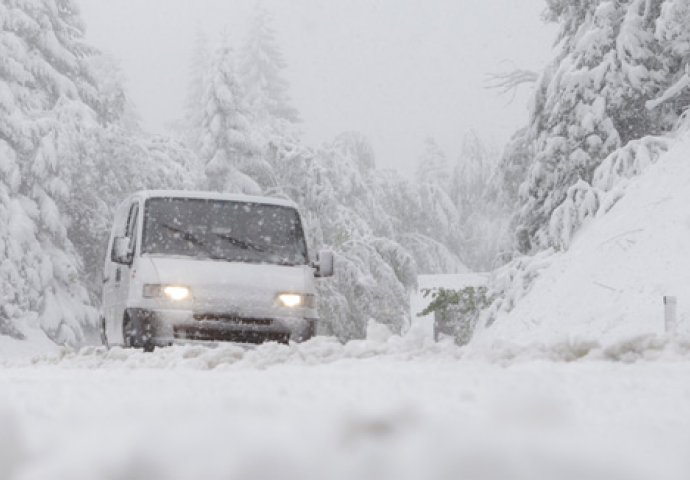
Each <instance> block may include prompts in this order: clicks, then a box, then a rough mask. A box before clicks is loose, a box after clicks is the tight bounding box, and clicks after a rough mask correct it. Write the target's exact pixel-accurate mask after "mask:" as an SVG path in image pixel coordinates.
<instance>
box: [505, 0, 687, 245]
mask: <svg viewBox="0 0 690 480" xmlns="http://www.w3.org/2000/svg"><path fill="white" fill-rule="evenodd" d="M661 3H662V0H628V1H624V2H620V1H612V0H597V1H587V2H583V1H580V0H550V1H549V2H548V5H549V6H548V10H547V17H548V19H549V20H551V21H555V22H559V23H560V24H561V33H560V38H559V45H560V51H559V53H558V55H557V57H556V59H555V60H554V62H553V63H552V64H551V66H550V67H549V68H547V70H546V71H545V73H544V74H543V75H542V77H541V80H540V81H539V84H538V86H537V90H536V94H535V100H534V106H533V116H532V122H531V137H532V141H533V143H534V151H535V155H536V156H535V161H534V164H533V165H532V166H531V167H530V170H529V173H528V175H527V178H526V179H525V183H524V184H523V186H522V192H521V193H522V197H523V205H522V208H521V210H520V213H519V216H518V221H517V225H518V228H519V229H521V230H523V231H526V232H528V235H529V237H531V239H532V242H533V247H536V248H543V247H545V246H549V245H551V244H552V243H551V241H550V240H549V235H548V225H549V222H550V217H551V214H552V212H553V211H554V210H555V209H556V208H557V207H558V206H559V205H560V204H561V202H563V201H564V200H565V199H566V195H567V191H568V189H569V188H570V187H571V186H573V185H576V184H578V183H579V182H580V181H583V182H585V183H591V181H592V177H593V172H594V170H595V169H596V168H597V166H598V165H599V164H601V162H602V161H603V160H604V158H606V157H607V156H608V155H610V154H611V153H612V152H614V151H615V150H616V149H618V148H620V147H621V146H622V145H625V144H626V143H628V142H629V141H631V140H634V139H636V138H639V137H641V136H643V135H647V134H656V133H659V132H663V131H667V130H669V129H670V128H671V127H672V126H673V124H674V122H675V118H677V117H676V116H675V114H674V112H672V111H671V110H672V109H671V108H670V107H669V106H664V107H663V108H659V109H657V110H649V109H647V108H646V101H647V100H649V99H650V98H653V97H654V96H656V95H658V94H659V93H661V92H662V91H663V90H664V88H665V86H664V84H665V83H666V82H667V81H668V76H669V72H670V71H669V69H670V68H671V69H672V68H676V67H674V66H673V64H674V63H676V61H674V60H672V59H670V58H667V59H663V58H660V57H659V54H660V52H661V49H660V46H659V44H658V42H657V41H656V40H655V35H654V29H655V25H656V22H657V19H658V16H659V13H660V5H661Z"/></svg>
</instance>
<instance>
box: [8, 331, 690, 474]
mask: <svg viewBox="0 0 690 480" xmlns="http://www.w3.org/2000/svg"><path fill="white" fill-rule="evenodd" d="M371 337H372V340H368V341H359V342H353V343H350V344H348V345H341V344H339V343H337V342H335V341H333V340H330V339H323V338H319V339H315V340H313V341H311V342H308V343H306V344H303V345H299V346H294V345H293V346H289V347H288V346H280V345H264V346H261V347H259V348H255V349H244V348H240V347H237V346H231V345H226V346H220V347H218V348H206V347H174V348H169V349H163V350H159V351H157V352H155V353H153V354H144V353H142V352H138V351H124V350H121V349H112V350H110V351H105V350H104V349H101V348H91V349H85V350H82V351H81V352H78V353H75V352H71V351H69V350H62V351H60V352H58V353H57V354H54V353H50V354H46V355H43V356H38V357H34V358H33V359H32V360H27V359H26V357H24V358H13V359H6V360H4V361H3V362H1V364H2V365H4V366H3V367H0V479H2V480H10V479H11V480H45V479H51V480H61V479H68V480H82V479H83V480H97V479H108V480H133V479H142V480H144V479H146V480H156V479H166V480H174V479H199V478H204V479H208V480H213V479H274V478H282V479H312V478H313V479H328V478H336V479H358V480H362V479H388V478H390V479H396V480H400V479H461V478H471V479H491V480H510V479H525V480H535V479H536V480H539V479H566V480H567V479H573V480H575V479H578V480H580V479H607V480H610V479H640V480H642V479H655V480H663V479H673V480H675V479H678V480H685V479H687V478H688V477H689V475H690V458H688V457H687V452H688V451H689V449H690V363H688V362H687V361H682V362H681V361H678V359H682V358H686V357H687V352H688V351H690V348H688V345H683V344H681V343H678V342H671V343H664V342H662V341H661V340H658V341H657V342H658V343H656V344H654V343H653V342H650V343H647V344H646V346H645V347H644V348H643V349H642V350H641V351H642V352H643V353H644V352H646V354H643V355H637V356H632V357H631V356H629V357H625V358H626V359H627V360H637V361H636V362H634V363H627V362H617V361H611V360H610V359H611V358H613V357H607V356H605V355H603V352H594V351H592V352H590V356H589V357H587V358H585V359H581V360H579V361H577V362H564V361H547V360H544V359H541V360H534V359H527V357H525V358H521V357H517V358H516V357H514V355H513V353H512V352H511V353H510V354H509V355H506V356H504V357H502V358H498V357H495V358H493V359H486V358H484V359H470V358H464V355H465V352H464V351H463V350H461V349H458V348H457V347H456V346H454V345H453V344H452V343H450V342H449V343H442V344H432V343H429V342H428V340H427V339H425V338H424V336H423V335H421V334H415V332H413V334H412V335H410V336H408V337H407V338H404V339H401V338H397V337H393V338H388V336H387V335H386V334H385V332H384V331H383V330H379V331H372V336H371ZM544 358H546V357H544ZM565 358H568V357H567V356H565V357H563V358H561V360H562V359H565ZM607 358H608V360H607ZM487 360H488V361H487Z"/></svg>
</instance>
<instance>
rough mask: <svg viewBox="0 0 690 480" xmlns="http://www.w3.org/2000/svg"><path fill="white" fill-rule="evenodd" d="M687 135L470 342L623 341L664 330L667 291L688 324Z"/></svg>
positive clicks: (486, 344) (477, 344) (683, 329)
mask: <svg viewBox="0 0 690 480" xmlns="http://www.w3.org/2000/svg"><path fill="white" fill-rule="evenodd" d="M689 157H690V136H688V135H686V136H685V137H684V138H683V139H681V140H679V141H678V143H677V144H676V145H675V147H674V148H672V149H671V150H670V151H669V152H668V153H667V154H665V155H664V156H663V157H662V158H661V159H660V160H659V161H658V163H656V164H655V165H652V166H650V167H649V168H648V169H647V171H646V172H645V173H644V174H642V175H641V176H640V177H638V178H636V179H633V180H632V181H631V182H630V184H629V185H628V186H627V191H626V194H625V196H624V197H623V198H622V199H621V200H620V201H619V202H618V203H617V204H616V205H615V206H614V207H613V208H612V209H611V210H610V211H609V212H608V213H607V214H605V215H603V216H600V217H598V218H596V219H595V220H594V221H592V222H591V223H590V224H588V225H586V226H585V227H583V229H582V230H581V231H580V232H579V233H578V234H577V235H576V237H575V238H574V241H573V243H572V246H571V248H570V249H569V250H568V251H567V252H565V253H559V254H556V255H554V256H553V257H552V259H551V264H550V266H549V267H547V268H546V269H545V270H543V271H542V273H541V275H540V276H539V278H538V279H537V280H536V281H535V284H534V285H533V288H532V289H531V291H530V292H529V293H528V294H527V296H526V297H525V298H523V299H522V300H521V301H520V302H519V303H518V304H517V306H516V308H515V309H514V310H513V311H512V312H510V313H509V314H502V316H499V318H498V319H497V321H496V323H495V324H494V325H493V326H491V327H490V328H488V329H486V330H485V331H482V332H479V333H478V335H477V337H476V338H475V342H474V344H473V347H475V348H478V349H488V348H489V347H490V346H492V345H493V346H496V345H499V344H503V345H505V344H511V345H513V347H515V346H518V345H522V346H527V345H532V346H534V345H542V346H550V345H558V344H563V343H572V342H576V343H580V344H586V343H587V342H597V343H601V344H604V345H607V344H624V343H625V342H626V341H627V340H628V339H630V338H633V337H636V336H646V335H650V334H663V333H664V307H663V296H664V295H675V296H677V297H678V302H679V303H678V317H679V321H680V332H681V333H687V331H688V330H689V329H690V325H689V323H690V268H689V263H688V262H689V260H690V188H688V185H690V161H689Z"/></svg>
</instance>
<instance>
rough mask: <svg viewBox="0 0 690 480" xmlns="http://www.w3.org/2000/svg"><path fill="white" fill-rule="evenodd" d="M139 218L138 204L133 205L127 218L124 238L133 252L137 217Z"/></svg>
mask: <svg viewBox="0 0 690 480" xmlns="http://www.w3.org/2000/svg"><path fill="white" fill-rule="evenodd" d="M138 216H139V204H138V203H135V204H133V205H132V207H131V208H130V209H129V217H127V228H126V230H125V236H126V237H127V238H129V248H130V250H131V251H134V242H135V241H136V236H137V235H136V234H137V217H138Z"/></svg>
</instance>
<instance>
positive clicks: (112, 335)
mask: <svg viewBox="0 0 690 480" xmlns="http://www.w3.org/2000/svg"><path fill="white" fill-rule="evenodd" d="M138 220H139V202H138V201H135V202H134V203H132V205H131V206H130V208H129V213H128V215H127V222H126V225H125V230H124V232H122V233H120V234H119V235H124V236H125V237H127V238H129V241H130V243H129V249H130V251H132V252H134V255H133V257H132V258H133V262H132V265H121V264H118V263H115V264H113V269H112V270H113V271H112V276H113V278H112V279H111V282H112V286H113V287H112V288H113V299H114V305H113V319H112V322H110V325H109V329H108V339H110V341H111V342H112V343H122V341H123V338H122V322H123V320H124V315H125V310H126V308H127V300H128V298H129V285H130V280H131V277H132V271H133V265H134V262H136V257H137V253H138V252H137V248H138V246H137V234H138V231H139V228H138V223H139V221H138ZM111 248H112V246H111Z"/></svg>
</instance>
